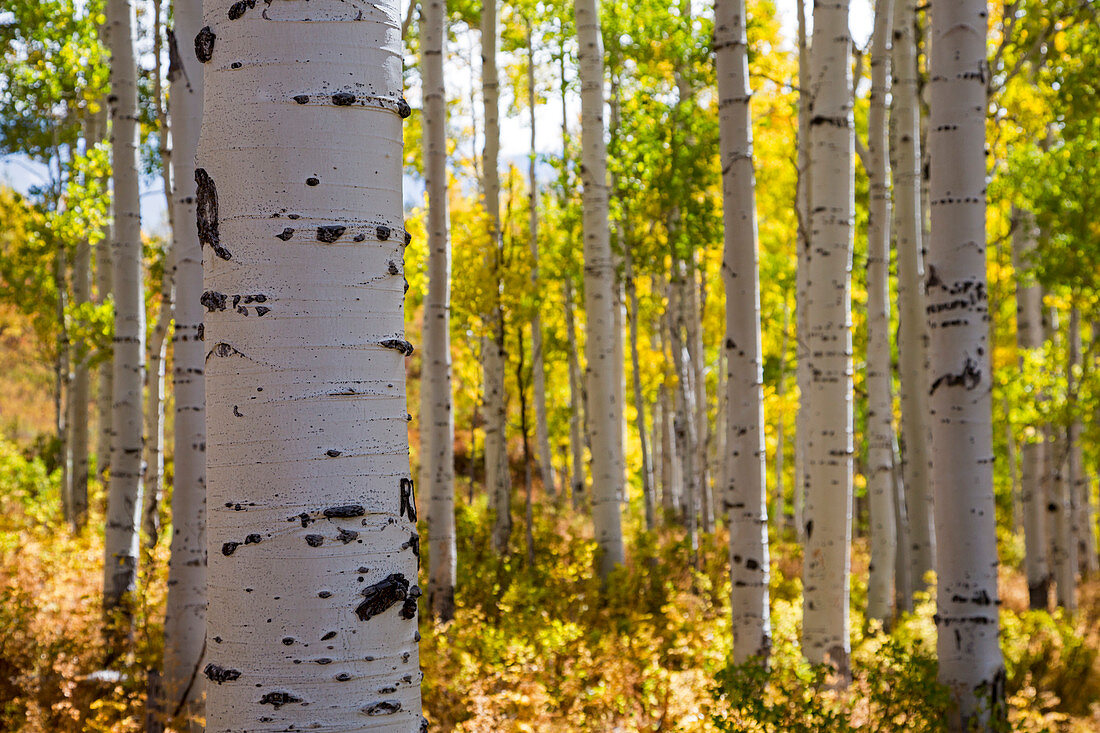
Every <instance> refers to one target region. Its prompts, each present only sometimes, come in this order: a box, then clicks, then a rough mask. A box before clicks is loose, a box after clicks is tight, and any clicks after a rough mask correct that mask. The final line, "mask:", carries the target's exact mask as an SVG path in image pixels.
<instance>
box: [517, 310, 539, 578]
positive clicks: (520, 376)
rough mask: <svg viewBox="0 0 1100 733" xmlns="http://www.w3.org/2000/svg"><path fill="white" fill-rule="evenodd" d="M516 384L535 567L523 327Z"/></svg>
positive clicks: (526, 525)
mask: <svg viewBox="0 0 1100 733" xmlns="http://www.w3.org/2000/svg"><path fill="white" fill-rule="evenodd" d="M516 348H517V352H516V353H517V354H518V356H519V358H518V359H516V386H517V387H518V388H519V389H518V392H519V425H520V433H521V436H522V438H523V529H524V532H523V537H524V540H525V543H526V546H527V567H528V568H534V567H535V513H534V495H533V487H532V480H531V442H530V441H529V440H528V439H527V434H528V429H527V380H526V378H525V377H524V371H525V369H526V364H525V362H526V359H525V354H526V350H525V349H524V348H523V327H522V326H520V328H518V329H517V330H516Z"/></svg>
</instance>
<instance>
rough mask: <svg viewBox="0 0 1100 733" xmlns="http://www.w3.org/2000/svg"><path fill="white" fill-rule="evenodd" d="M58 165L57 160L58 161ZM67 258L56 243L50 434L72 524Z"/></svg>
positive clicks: (63, 505) (63, 500)
mask: <svg viewBox="0 0 1100 733" xmlns="http://www.w3.org/2000/svg"><path fill="white" fill-rule="evenodd" d="M58 165H60V159H59V160H58ZM68 270H69V258H68V256H67V254H66V251H65V245H64V243H60V244H59V245H58V247H57V252H56V254H55V255H54V268H53V281H54V288H55V289H56V290H57V312H56V315H57V323H58V328H57V339H56V341H55V344H54V347H55V349H56V352H57V353H56V356H55V357H54V430H55V431H56V433H57V452H58V467H59V470H60V473H61V476H60V480H59V482H58V483H59V484H60V487H61V513H62V516H63V517H64V518H65V519H66V521H69V522H72V521H73V520H74V514H73V487H72V471H73V452H72V438H71V435H70V426H71V423H70V422H69V413H70V412H71V408H72V405H71V403H72V383H73V374H72V353H71V352H72V348H71V347H72V344H71V343H70V341H69V329H70V327H71V324H70V323H69V318H68V316H67V315H66V311H67V310H68V307H69V282H68Z"/></svg>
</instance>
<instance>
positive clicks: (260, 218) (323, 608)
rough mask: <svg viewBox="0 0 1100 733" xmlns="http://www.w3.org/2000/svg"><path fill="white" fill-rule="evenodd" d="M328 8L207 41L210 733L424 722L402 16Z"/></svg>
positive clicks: (216, 33)
mask: <svg viewBox="0 0 1100 733" xmlns="http://www.w3.org/2000/svg"><path fill="white" fill-rule="evenodd" d="M312 5H313V4H304V5H302V6H301V7H299V6H298V4H292V3H287V4H283V5H280V4H278V3H276V4H274V5H272V6H270V7H269V8H266V9H264V10H263V11H261V9H260V8H254V9H253V8H251V7H248V6H246V5H244V4H241V5H237V6H234V8H236V9H235V10H231V11H230V13H229V17H228V19H227V17H226V15H225V11H224V8H225V5H224V4H221V3H213V2H211V3H208V4H207V7H206V14H205V20H207V21H208V22H210V23H211V25H210V26H207V27H206V28H204V29H203V30H201V31H199V34H198V36H197V37H196V46H197V50H198V51H199V52H200V54H201V57H200V58H201V59H203V60H208V61H209V63H208V64H207V65H206V94H205V109H204V122H205V124H204V125H203V134H202V139H201V142H200V146H199V159H198V165H199V166H200V167H199V168H198V169H197V170H196V171H195V176H196V180H197V183H198V191H197V193H198V231H199V239H200V241H201V242H202V243H203V244H204V245H209V247H208V248H207V250H206V259H205V262H204V275H205V279H204V286H205V288H206V291H205V292H204V294H203V296H202V297H203V301H204V303H206V304H208V305H207V310H208V312H207V313H206V332H205V335H206V338H205V344H206V348H207V349H208V351H207V355H206V365H207V381H206V385H207V398H208V399H207V407H208V409H207V426H208V431H209V440H208V446H209V453H208V462H207V468H208V477H209V482H210V484H209V507H210V515H209V520H210V521H209V533H208V547H209V557H210V583H209V594H210V603H209V612H208V614H209V615H208V639H209V648H208V649H207V653H208V660H209V663H208V664H206V666H205V667H204V668H203V674H204V675H205V676H206V678H207V679H208V680H209V681H210V682H211V683H212V684H210V685H209V686H208V691H207V716H206V725H207V729H208V730H210V731H227V730H249V731H277V730H278V731H286V730H304V729H309V728H322V729H325V730H363V729H364V728H366V727H371V728H373V729H379V730H380V729H383V728H384V729H386V730H394V731H398V730H399V731H413V730H418V729H419V726H420V724H421V715H420V711H421V702H420V677H421V675H420V669H419V659H418V656H419V655H418V646H417V640H418V639H419V635H418V633H417V621H416V618H417V599H418V597H419V596H420V589H419V587H417V585H416V575H417V564H418V555H419V547H420V541H419V536H418V535H417V528H416V501H415V497H414V491H413V482H412V480H411V478H410V470H409V458H408V439H407V427H406V425H407V423H406V394H405V357H406V356H408V354H409V353H410V352H411V351H412V346H411V345H410V344H409V343H408V342H407V341H405V340H404V314H403V310H404V308H403V304H402V289H403V288H402V282H403V277H402V273H403V265H402V262H403V247H404V246H405V245H406V244H407V243H408V239H409V234H408V232H407V231H406V230H405V228H404V226H403V223H402V195H401V160H402V145H401V138H402V130H401V127H402V119H403V118H405V117H408V115H409V106H408V104H407V103H406V102H405V101H404V99H403V98H402V96H401V51H402V45H401V36H400V33H401V28H400V23H399V22H398V19H399V17H400V16H399V8H398V5H397V3H396V2H395V0H381V2H378V3H376V4H374V5H369V6H368V5H363V6H361V7H359V8H352V7H349V6H347V5H341V4H323V5H321V6H320V7H312ZM276 18H278V19H280V20H282V21H283V22H271V21H272V20H274V19H276ZM308 19H311V20H312V21H314V22H304V21H306V20H308ZM320 20H324V22H317V21H320ZM215 40H216V43H215ZM238 59H239V60H242V62H243V64H244V66H243V68H241V69H236V68H233V66H234V64H231V63H230V62H235V61H236V60H238ZM245 90H247V95H246V96H247V98H248V100H249V103H248V104H245V105H242V104H241V99H242V93H243V92H244V91H245ZM273 130H277V131H278V134H277V135H276V134H272V131H273ZM241 141H248V143H249V144H247V145H242V144H241ZM273 181H281V182H282V183H281V184H280V185H271V182H273ZM272 213H274V214H275V218H272ZM223 299H225V300H224V301H223ZM223 302H225V304H226V307H225V308H224V309H222V307H221V304H222V303H223ZM211 305H213V308H211ZM269 619H274V621H273V622H269ZM307 645H308V646H307ZM329 647H332V648H331V649H330V648H329ZM303 660H305V663H302V664H297V663H296V662H301V661H303Z"/></svg>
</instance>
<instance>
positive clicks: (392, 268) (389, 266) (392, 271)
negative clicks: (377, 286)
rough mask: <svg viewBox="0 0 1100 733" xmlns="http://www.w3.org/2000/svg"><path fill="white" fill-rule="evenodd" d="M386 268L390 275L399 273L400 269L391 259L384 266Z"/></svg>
mask: <svg viewBox="0 0 1100 733" xmlns="http://www.w3.org/2000/svg"><path fill="white" fill-rule="evenodd" d="M386 269H387V270H388V271H389V273H390V274H391V275H400V274H401V270H399V269H397V263H396V262H394V261H393V260H390V261H389V263H388V264H387V266H386Z"/></svg>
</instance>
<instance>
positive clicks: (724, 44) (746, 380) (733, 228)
mask: <svg viewBox="0 0 1100 733" xmlns="http://www.w3.org/2000/svg"><path fill="white" fill-rule="evenodd" d="M746 21H747V18H746V16H745V3H744V0H718V1H717V3H716V4H715V8H714V54H715V63H716V70H717V76H718V123H719V131H720V143H721V162H722V203H723V206H722V221H723V224H724V235H723V240H724V250H723V254H722V278H723V282H724V283H725V288H726V340H725V344H724V348H725V356H726V418H727V422H726V450H725V455H724V456H723V458H724V460H725V462H726V468H725V471H724V472H723V475H725V476H726V480H727V481H728V485H726V486H722V487H720V489H721V494H720V495H721V496H722V508H723V510H724V513H725V514H726V517H727V519H728V521H729V531H730V537H729V552H730V579H731V582H732V596H731V598H730V609H731V612H732V615H733V624H732V625H733V659H734V662H735V663H737V664H742V663H744V662H745V661H747V660H748V659H750V658H752V657H759V658H760V659H761V661H764V660H766V659H767V657H768V654H769V652H770V651H771V621H770V611H769V607H768V576H769V570H770V562H769V557H768V510H767V506H768V495H767V485H766V482H765V475H764V453H765V451H764V371H763V357H762V356H761V345H760V271H759V254H758V249H757V247H758V245H757V238H756V200H755V197H754V194H753V186H754V185H755V182H754V176H753V163H752V161H753V158H752V120H751V117H750V108H749V100H750V98H751V92H750V90H749V61H748V39H747V37H746V31H745V25H746Z"/></svg>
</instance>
